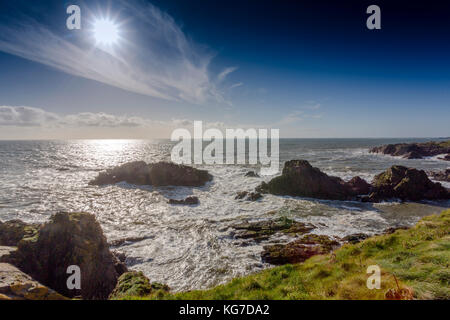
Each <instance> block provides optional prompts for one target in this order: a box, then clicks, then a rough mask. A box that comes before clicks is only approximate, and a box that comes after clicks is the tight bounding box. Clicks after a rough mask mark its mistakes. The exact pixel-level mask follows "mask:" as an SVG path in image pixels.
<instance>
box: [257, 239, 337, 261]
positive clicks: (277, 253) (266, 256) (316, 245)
mask: <svg viewBox="0 0 450 320" xmlns="http://www.w3.org/2000/svg"><path fill="white" fill-rule="evenodd" d="M337 247H339V243H338V242H337V241H335V240H332V239H330V238H329V237H328V236H324V235H314V234H308V235H306V236H304V237H303V238H302V239H299V240H295V241H292V242H289V243H287V244H275V245H269V246H264V251H263V252H262V253H261V258H262V260H263V261H264V262H267V263H270V264H276V265H281V264H287V263H299V262H303V261H305V260H306V259H308V258H310V257H312V256H315V255H318V254H327V253H329V252H330V251H332V250H334V249H335V248H337Z"/></svg>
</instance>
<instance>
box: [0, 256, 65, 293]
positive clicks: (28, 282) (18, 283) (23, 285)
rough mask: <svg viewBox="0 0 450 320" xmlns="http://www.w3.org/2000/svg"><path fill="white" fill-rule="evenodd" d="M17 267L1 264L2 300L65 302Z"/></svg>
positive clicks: (0, 289)
mask: <svg viewBox="0 0 450 320" xmlns="http://www.w3.org/2000/svg"><path fill="white" fill-rule="evenodd" d="M65 299H67V298H65V297H64V296H62V295H60V294H59V293H57V292H55V291H54V290H52V289H49V288H48V287H46V286H44V285H42V284H40V283H39V282H37V281H35V280H33V279H32V278H31V277H30V276H29V275H27V274H25V273H23V272H22V271H20V270H19V269H17V268H16V267H15V266H13V265H11V264H8V263H0V300H65Z"/></svg>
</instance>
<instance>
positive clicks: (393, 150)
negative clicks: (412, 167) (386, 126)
mask: <svg viewBox="0 0 450 320" xmlns="http://www.w3.org/2000/svg"><path fill="white" fill-rule="evenodd" d="M370 152H371V153H382V154H388V155H391V156H401V157H403V158H406V159H421V158H423V157H433V156H437V155H439V154H445V153H447V154H450V140H447V141H443V142H425V143H398V144H388V145H384V146H380V147H375V148H372V149H371V150H370ZM447 156H449V155H447Z"/></svg>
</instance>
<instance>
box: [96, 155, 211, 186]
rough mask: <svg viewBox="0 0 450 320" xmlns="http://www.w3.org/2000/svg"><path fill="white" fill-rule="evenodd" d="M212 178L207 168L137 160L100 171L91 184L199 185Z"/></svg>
mask: <svg viewBox="0 0 450 320" xmlns="http://www.w3.org/2000/svg"><path fill="white" fill-rule="evenodd" d="M211 180H212V176H211V175H210V174H209V173H208V171H206V170H199V169H196V168H192V167H188V166H184V165H177V164H174V163H170V162H158V163H152V164H146V163H145V162H143V161H135V162H129V163H126V164H123V165H121V166H118V167H115V168H113V169H109V170H106V171H105V172H100V173H99V175H98V176H97V178H95V179H94V180H92V181H91V182H89V184H90V185H106V184H115V183H118V182H122V181H125V182H128V183H131V184H136V185H152V186H156V187H157V186H169V185H173V186H190V187H199V186H203V185H204V184H205V183H207V182H208V181H211Z"/></svg>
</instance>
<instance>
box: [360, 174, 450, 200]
mask: <svg viewBox="0 0 450 320" xmlns="http://www.w3.org/2000/svg"><path fill="white" fill-rule="evenodd" d="M373 186H374V192H372V193H371V194H370V195H369V197H368V198H365V199H363V200H364V201H369V202H378V201H382V200H386V199H391V198H397V199H401V200H402V201H406V200H410V201H418V200H439V199H441V200H447V199H450V192H449V191H448V190H447V189H446V188H444V187H443V186H442V185H441V184H440V183H437V182H436V183H435V182H432V181H431V180H430V179H428V176H427V174H426V173H425V171H423V170H417V169H412V168H407V167H403V166H392V167H391V168H389V169H388V170H386V171H385V172H382V173H380V174H379V175H377V176H375V178H374V181H373Z"/></svg>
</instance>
